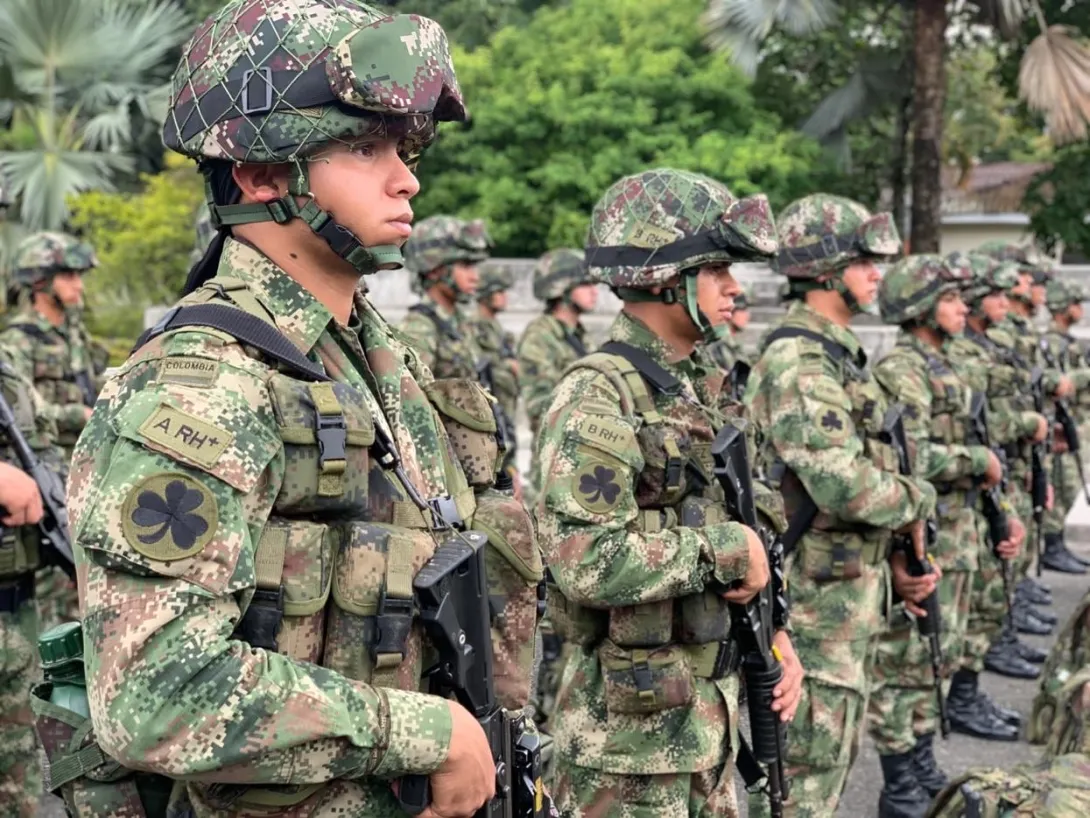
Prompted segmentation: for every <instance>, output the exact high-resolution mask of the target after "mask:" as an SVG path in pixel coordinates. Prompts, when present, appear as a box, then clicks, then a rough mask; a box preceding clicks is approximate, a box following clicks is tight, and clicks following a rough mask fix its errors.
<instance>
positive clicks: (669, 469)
mask: <svg viewBox="0 0 1090 818" xmlns="http://www.w3.org/2000/svg"><path fill="white" fill-rule="evenodd" d="M684 468H685V463H684V462H683V461H681V460H678V459H677V458H676V457H670V458H667V460H666V488H668V489H671V490H673V489H679V488H681V474H682V471H683V470H684Z"/></svg>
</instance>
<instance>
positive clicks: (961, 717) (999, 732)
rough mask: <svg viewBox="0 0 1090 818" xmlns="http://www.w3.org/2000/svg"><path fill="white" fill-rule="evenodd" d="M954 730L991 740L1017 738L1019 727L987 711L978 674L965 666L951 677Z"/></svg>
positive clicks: (949, 701) (949, 707)
mask: <svg viewBox="0 0 1090 818" xmlns="http://www.w3.org/2000/svg"><path fill="white" fill-rule="evenodd" d="M946 710H947V713H948V714H949V716H950V729H951V730H953V731H954V732H955V733H965V734H966V735H969V736H976V737H977V738H983V739H988V740H990V741H1017V740H1018V730H1017V728H1015V727H1012V726H1011V725H1009V724H1006V723H1005V722H1003V721H1001V720H1000V719H999V718H998V717H997V716H994V715H992V714H991V713H990V712H989V711H987V710H985V709H984V708H983V706H982V705H981V703H980V701H978V699H977V674H976V673H974V672H973V671H971V670H966V669H965V668H962V669H961V670H958V671H957V672H956V673H955V674H954V676H953V678H952V679H951V680H950V695H949V696H947V697H946Z"/></svg>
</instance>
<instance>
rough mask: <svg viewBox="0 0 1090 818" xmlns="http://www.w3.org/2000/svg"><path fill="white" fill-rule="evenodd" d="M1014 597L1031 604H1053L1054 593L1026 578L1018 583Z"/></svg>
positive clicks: (1017, 600) (1018, 600)
mask: <svg viewBox="0 0 1090 818" xmlns="http://www.w3.org/2000/svg"><path fill="white" fill-rule="evenodd" d="M1014 599H1015V601H1016V602H1028V603H1030V604H1031V605H1051V604H1052V594H1050V593H1048V591H1045V590H1044V589H1042V588H1040V587H1038V586H1036V585H1030V584H1028V583H1026V582H1025V580H1023V581H1022V582H1020V583H1018V587H1017V588H1015V589H1014Z"/></svg>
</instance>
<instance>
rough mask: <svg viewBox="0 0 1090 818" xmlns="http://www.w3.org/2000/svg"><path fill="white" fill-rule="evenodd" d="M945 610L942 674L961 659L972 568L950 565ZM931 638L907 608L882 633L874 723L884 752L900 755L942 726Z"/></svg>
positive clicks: (942, 593) (942, 598) (942, 600)
mask: <svg viewBox="0 0 1090 818" xmlns="http://www.w3.org/2000/svg"><path fill="white" fill-rule="evenodd" d="M938 595H939V606H940V609H941V612H942V637H941V640H940V644H941V647H942V658H943V664H942V666H941V668H940V673H941V675H942V677H943V678H944V679H945V678H949V677H950V675H951V673H952V672H953V670H954V669H955V668H957V667H958V666H959V664H960V662H961V651H962V648H963V646H964V644H965V627H966V624H967V623H968V621H969V601H970V597H971V595H972V574H971V573H970V572H967V571H946V572H945V573H943V575H942V579H941V580H939V586H938ZM934 678H935V677H934V673H933V672H932V668H931V653H930V648H929V645H928V642H927V640H926V639H924V638H923V637H922V636H920V633H919V630H918V629H917V627H916V624H915V623H914V622H911V621H909V620H908V619H907V618H906V617H905V616H904V614H903V613H902V614H899V615H898V621H896V622H895V623H894V627H893V628H891V629H890V631H889V632H888V633H885V634H882V636H881V637H879V639H878V647H877V650H876V655H875V660H874V675H873V676H872V677H871V679H872V687H871V694H870V701H869V703H868V705H867V717H868V729H869V731H870V735H871V738H873V739H874V743H875V746H876V748H877V750H878V754H879V755H883V756H888V755H899V754H901V753H907V752H909V751H910V750H911V749H912V748H913V747H915V746H916V738H917V737H918V736H922V735H926V734H928V733H934V732H935V731H936V729H938V721H939V707H938V701H937V700H936V698H935V688H934Z"/></svg>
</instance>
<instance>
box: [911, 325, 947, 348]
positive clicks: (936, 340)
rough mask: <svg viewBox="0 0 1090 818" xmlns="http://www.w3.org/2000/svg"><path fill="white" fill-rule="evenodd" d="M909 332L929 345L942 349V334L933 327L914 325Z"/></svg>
mask: <svg viewBox="0 0 1090 818" xmlns="http://www.w3.org/2000/svg"><path fill="white" fill-rule="evenodd" d="M908 333H909V335H912V336H913V337H915V338H917V339H919V340H920V341H921V342H922V343H924V344H926V345H927V346H929V347H933V348H934V349H942V336H941V335H939V333H938V332H936V331H935V330H933V329H932V328H931V327H912V328H910V329H909V331H908Z"/></svg>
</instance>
